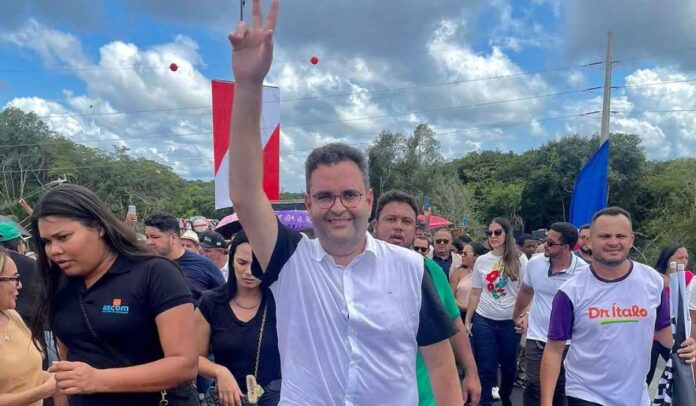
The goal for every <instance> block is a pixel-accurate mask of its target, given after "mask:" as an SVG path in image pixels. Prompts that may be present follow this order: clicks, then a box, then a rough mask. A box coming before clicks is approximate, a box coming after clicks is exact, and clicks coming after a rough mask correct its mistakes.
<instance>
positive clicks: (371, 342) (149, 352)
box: [0, 0, 696, 406]
mask: <svg viewBox="0 0 696 406" xmlns="http://www.w3.org/2000/svg"><path fill="white" fill-rule="evenodd" d="M260 3H261V2H260V1H258V0H255V1H254V4H253V19H252V23H251V26H250V27H248V26H247V25H246V24H244V23H241V24H240V25H239V26H238V27H237V30H236V32H235V33H233V34H231V35H230V37H229V39H230V42H231V44H232V47H233V55H234V56H233V70H234V76H235V80H236V90H235V103H234V106H233V110H232V120H231V126H232V129H231V132H230V133H231V141H230V143H231V145H234V148H233V149H231V151H230V197H231V199H232V202H233V204H234V208H235V211H236V213H237V215H238V218H239V222H240V224H241V231H239V232H237V233H236V234H234V235H222V234H220V233H218V232H216V231H213V230H209V231H206V232H203V233H200V234H199V233H197V232H195V231H193V230H190V229H187V228H184V229H182V227H181V223H180V221H179V220H178V219H177V218H176V217H174V216H173V215H170V214H151V215H149V216H147V217H146V218H145V219H144V221H143V223H144V226H145V240H144V241H140V240H139V239H138V238H137V236H136V234H135V232H134V231H133V229H132V228H131V227H130V223H129V222H130V221H131V220H132V217H130V218H128V219H127V220H126V221H122V220H121V219H119V218H117V217H116V216H115V215H114V214H113V213H111V212H109V210H107V209H106V207H105V205H104V204H103V203H102V202H101V201H100V200H99V199H98V197H97V196H96V195H95V194H94V193H92V192H91V191H89V190H88V189H86V188H84V187H81V186H76V185H69V184H66V185H61V186H58V187H56V188H54V189H52V190H50V191H49V192H47V193H46V194H45V195H44V196H43V197H42V198H41V199H40V200H39V201H38V202H37V204H36V206H35V208H33V209H31V208H27V207H25V210H28V212H30V214H31V215H30V219H31V221H30V231H31V239H30V241H29V242H27V241H26V240H25V237H24V236H22V235H21V233H20V230H19V229H18V228H17V225H16V224H14V223H12V222H4V223H0V246H1V248H0V406H2V405H32V406H33V405H40V404H42V402H43V403H44V404H55V405H66V404H70V405H79V406H82V405H85V406H87V405H100V406H102V405H107V406H108V405H136V406H137V405H154V404H160V405H171V406H176V405H187V406H189V405H199V404H201V405H204V404H207V405H210V406H213V405H217V404H220V405H225V406H228V405H234V406H241V405H247V404H259V405H262V406H275V405H302V406H327V405H356V406H362V405H397V406H402V405H424V406H431V405H445V406H454V405H457V406H461V405H463V404H471V405H486V406H488V405H492V404H493V403H494V402H497V401H500V402H501V404H502V405H512V404H513V403H512V400H511V393H512V391H513V388H514V387H515V386H517V387H520V388H523V389H524V400H523V404H524V405H525V406H532V405H543V406H551V405H554V406H556V405H570V406H574V405H582V406H584V405H604V406H615V405H617V406H636V405H640V406H645V405H648V404H649V403H650V400H649V395H648V389H647V388H648V384H649V383H650V382H651V381H652V379H654V378H653V377H654V374H655V371H656V369H657V365H658V358H659V357H660V356H662V357H663V358H665V357H667V356H668V355H669V353H670V351H672V350H673V349H676V352H677V353H678V355H679V357H680V358H681V359H682V360H683V361H680V362H686V363H693V362H694V360H696V341H695V340H694V338H693V337H691V338H688V339H686V340H684V341H683V342H677V343H674V340H673V336H672V332H671V327H670V313H669V294H670V292H669V290H668V289H667V288H666V286H667V278H669V274H670V273H671V272H673V269H674V266H673V265H672V263H676V264H680V265H681V266H682V267H684V268H686V267H687V266H688V252H687V249H686V247H684V246H683V245H680V244H678V243H675V244H670V245H668V246H666V247H665V248H664V250H663V251H662V253H661V255H660V257H659V260H658V261H657V264H656V266H655V267H654V268H653V267H651V266H649V265H647V264H644V263H640V262H639V261H637V260H635V259H632V258H631V248H632V246H633V242H634V233H633V225H632V221H631V215H630V213H628V212H626V211H624V210H623V209H621V208H619V207H609V208H606V209H603V210H601V211H599V212H597V213H595V215H594V217H593V218H592V221H591V222H590V224H588V225H586V226H582V227H580V228H576V227H575V226H573V225H572V224H569V223H566V222H556V223H553V224H550V225H549V227H548V230H545V231H544V232H543V233H535V234H536V236H535V235H534V234H524V233H522V232H520V231H518V230H515V229H514V228H513V226H512V224H511V223H510V221H508V219H505V218H494V219H491V220H490V221H489V222H488V225H487V227H486V228H485V230H481V235H480V236H477V235H476V234H475V233H472V234H473V235H474V237H473V238H472V236H471V235H468V234H466V233H462V232H461V231H462V230H460V229H447V228H443V229H438V230H431V229H429V227H428V221H427V218H428V216H429V214H430V212H429V211H428V210H426V211H425V213H424V214H425V215H426V222H425V223H419V222H418V215H419V214H420V213H421V212H423V210H422V209H421V208H420V207H419V205H418V202H417V201H416V198H415V197H414V196H413V195H412V194H409V193H408V192H407V191H401V190H391V191H388V192H385V193H383V194H382V195H380V196H379V197H378V198H377V199H375V195H374V192H373V191H372V190H371V189H370V186H369V185H370V182H369V178H368V168H367V161H366V158H365V156H364V155H363V154H362V153H361V152H360V151H359V150H357V149H355V148H353V147H351V146H348V145H346V144H342V143H331V144H327V145H324V146H321V147H319V148H317V149H315V150H313V151H312V152H311V153H310V154H309V156H308V158H307V160H306V163H305V177H306V194H305V205H306V208H307V212H308V214H309V216H310V218H311V220H312V224H313V230H312V231H313V234H314V235H315V236H316V238H310V237H308V235H307V234H306V233H301V232H298V231H295V230H292V229H289V228H287V227H285V226H284V225H283V224H282V223H280V221H279V220H278V218H277V217H276V216H275V214H274V212H273V208H272V205H271V203H270V202H269V200H268V199H267V198H266V196H265V194H264V192H263V189H262V149H261V142H260V138H259V133H260V115H261V104H262V98H261V96H262V85H263V79H264V77H265V76H266V74H267V73H268V70H269V68H270V66H271V62H272V47H273V31H274V29H275V24H276V20H277V15H278V8H279V3H278V1H277V0H274V1H273V2H272V5H271V9H270V12H269V13H268V16H267V17H266V19H265V21H264V19H263V18H262V13H261V6H260ZM373 212H374V213H373ZM470 231H471V230H470ZM474 231H475V230H474ZM32 253H33V258H32V257H31V256H30V255H29V254H32ZM34 258H35V259H34ZM686 275H687V283H689V286H690V291H691V292H692V293H691V296H690V305H691V310H692V311H693V312H694V314H693V316H694V317H693V320H696V282H694V283H692V282H691V280H692V279H693V278H692V275H691V273H690V272H686ZM693 331H694V332H696V328H694V329H693Z"/></svg>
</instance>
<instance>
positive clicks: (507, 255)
mask: <svg viewBox="0 0 696 406" xmlns="http://www.w3.org/2000/svg"><path fill="white" fill-rule="evenodd" d="M493 223H495V224H497V225H499V226H501V227H502V228H503V230H505V241H503V248H504V250H503V265H504V267H505V269H504V272H505V274H506V275H507V276H508V278H510V279H511V280H513V281H516V280H518V279H519V277H520V252H519V251H518V250H517V244H516V243H515V236H514V235H513V231H512V225H511V224H510V222H509V221H508V220H507V219H506V218H503V217H496V218H494V219H493V221H491V224H493Z"/></svg>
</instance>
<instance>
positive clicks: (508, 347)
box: [465, 218, 527, 406]
mask: <svg viewBox="0 0 696 406" xmlns="http://www.w3.org/2000/svg"><path fill="white" fill-rule="evenodd" d="M486 234H487V236H488V241H487V242H488V245H489V246H490V247H491V249H492V251H491V252H489V253H487V254H485V255H482V256H480V257H479V258H478V259H477V260H476V263H475V264H474V272H473V276H472V280H471V294H470V295H469V304H468V306H467V314H466V320H465V326H466V328H467V329H468V330H469V334H471V335H472V337H473V339H472V342H473V347H474V354H475V357H476V364H477V366H478V369H479V377H480V378H481V403H480V404H481V406H490V405H492V403H493V398H492V395H491V388H493V386H495V382H496V378H497V371H498V365H500V376H501V382H500V392H499V394H500V400H501V402H502V405H503V406H511V405H512V403H511V402H510V393H512V384H513V382H514V381H515V372H516V370H517V349H518V347H519V345H520V332H518V331H517V330H516V329H515V325H514V323H513V321H512V311H513V309H514V307H515V300H516V299H517V294H518V293H519V290H520V283H521V281H522V277H523V272H524V267H525V265H526V264H527V257H526V256H525V255H524V254H522V253H520V252H519V251H518V250H517V245H516V244H515V239H514V237H513V233H512V226H511V225H510V222H509V221H508V220H506V219H504V218H495V219H493V221H492V222H491V223H490V225H489V226H488V230H487V231H486Z"/></svg>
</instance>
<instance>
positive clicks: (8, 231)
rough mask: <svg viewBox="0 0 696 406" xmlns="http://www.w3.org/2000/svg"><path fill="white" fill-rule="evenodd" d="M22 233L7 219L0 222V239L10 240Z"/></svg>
mask: <svg viewBox="0 0 696 406" xmlns="http://www.w3.org/2000/svg"><path fill="white" fill-rule="evenodd" d="M21 236H22V235H21V234H20V233H19V230H17V227H16V226H15V225H14V224H13V223H10V222H9V221H3V222H2V223H0V241H10V240H14V239H15V238H20V237H21Z"/></svg>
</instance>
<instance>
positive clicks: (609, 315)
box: [587, 303, 648, 324]
mask: <svg viewBox="0 0 696 406" xmlns="http://www.w3.org/2000/svg"><path fill="white" fill-rule="evenodd" d="M587 313H588V317H589V318H590V320H594V319H599V324H614V323H638V322H639V321H640V319H645V318H647V317H648V311H647V309H644V308H642V307H640V306H638V305H633V306H629V307H621V306H619V305H617V304H616V303H614V304H612V305H611V308H610V309H605V308H601V307H592V306H590V308H589V309H588V310H587Z"/></svg>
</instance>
